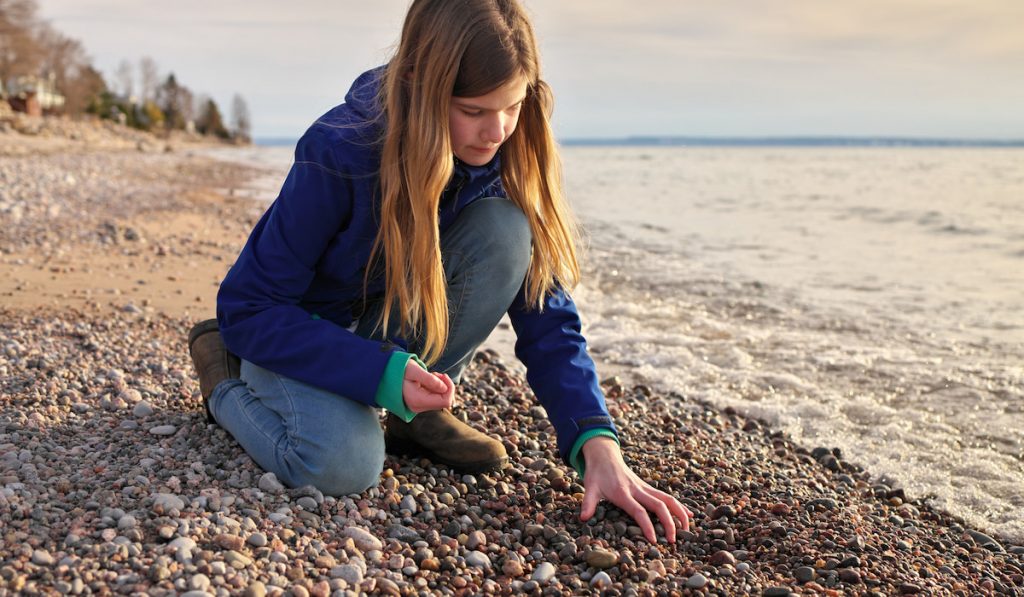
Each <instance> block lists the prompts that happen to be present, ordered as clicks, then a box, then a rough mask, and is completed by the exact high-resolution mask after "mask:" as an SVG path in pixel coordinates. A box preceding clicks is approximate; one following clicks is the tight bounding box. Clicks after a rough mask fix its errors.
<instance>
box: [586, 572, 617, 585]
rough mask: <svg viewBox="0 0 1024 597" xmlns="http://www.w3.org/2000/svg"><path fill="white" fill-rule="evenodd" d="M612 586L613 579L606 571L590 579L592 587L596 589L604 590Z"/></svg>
mask: <svg viewBox="0 0 1024 597" xmlns="http://www.w3.org/2000/svg"><path fill="white" fill-rule="evenodd" d="M611 585H612V578H611V577H610V576H608V573H607V572H605V571H604V570H602V571H600V572H598V573H597V574H595V575H594V577H593V578H591V579H590V586H591V587H594V588H595V589H603V588H606V587H610V586H611Z"/></svg>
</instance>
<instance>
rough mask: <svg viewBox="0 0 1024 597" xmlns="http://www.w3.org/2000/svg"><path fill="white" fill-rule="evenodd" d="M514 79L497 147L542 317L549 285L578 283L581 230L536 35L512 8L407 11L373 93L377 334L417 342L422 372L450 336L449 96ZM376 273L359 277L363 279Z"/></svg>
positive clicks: (444, 0)
mask: <svg viewBox="0 0 1024 597" xmlns="http://www.w3.org/2000/svg"><path fill="white" fill-rule="evenodd" d="M519 76H525V77H526V80H527V94H526V100H525V101H524V102H523V106H522V109H521V112H520V116H519V123H518V125H517V127H516V130H515V131H514V132H513V133H512V135H511V136H510V137H509V138H508V139H507V140H506V141H505V143H504V144H503V145H502V147H501V150H500V151H501V158H500V159H501V179H502V183H503V185H504V188H505V191H506V193H507V194H508V197H509V199H511V200H512V201H513V202H515V203H516V205H518V206H519V208H520V209H522V211H523V213H524V214H525V215H526V217H527V220H528V221H529V223H530V230H531V232H532V235H533V251H532V256H531V260H530V268H529V270H528V272H527V275H526V299H527V302H528V304H530V305H531V306H533V307H536V308H538V309H540V308H542V306H543V302H544V298H545V296H546V295H547V294H549V293H551V292H552V291H553V290H554V289H555V287H556V286H558V287H561V288H564V289H566V290H569V289H571V288H573V287H574V286H575V285H576V284H577V282H578V280H579V264H578V262H577V257H576V254H577V249H576V243H577V239H578V229H577V226H576V223H575V220H574V219H573V217H572V215H571V213H570V211H569V209H568V205H567V203H566V201H565V198H564V196H563V191H562V175H561V163H560V161H559V158H558V150H557V146H556V144H555V141H554V136H553V134H552V131H551V127H550V124H549V118H550V116H551V110H552V108H553V104H554V98H553V96H552V94H551V90H550V88H549V87H548V85H547V84H546V83H545V82H544V81H542V80H541V78H540V62H539V54H538V51H537V44H536V40H535V38H534V34H533V28H532V26H531V25H530V21H529V19H528V18H527V16H526V13H525V12H524V10H523V9H522V7H521V6H520V5H519V3H518V2H517V0H415V1H414V2H413V3H412V6H411V7H410V8H409V12H408V14H407V15H406V19H405V25H404V26H403V29H402V38H401V41H400V43H399V47H398V51H397V53H396V55H395V57H394V58H393V59H392V60H391V62H390V63H389V64H388V66H387V69H386V72H385V74H384V78H383V83H382V85H381V92H380V93H381V98H380V99H381V102H382V105H383V116H384V118H385V121H386V126H385V129H384V133H383V134H384V138H383V148H382V152H381V167H380V193H381V200H382V202H381V226H380V231H379V233H378V235H377V238H376V240H375V242H374V245H373V252H372V253H371V257H370V263H371V264H374V263H376V262H377V260H378V259H379V258H380V256H381V255H383V261H384V279H385V296H384V308H383V310H382V312H381V321H380V322H379V325H380V326H381V329H384V330H387V329H389V328H388V322H389V321H390V320H391V318H392V317H395V316H397V317H398V319H399V321H400V324H401V325H400V330H401V333H402V334H403V336H404V337H406V338H410V337H415V338H418V339H421V346H422V353H423V354H421V355H420V357H421V358H423V360H424V361H426V362H427V363H434V362H436V361H437V359H438V358H440V356H441V354H442V353H443V351H444V347H445V344H446V342H447V339H448V300H447V293H446V284H445V277H444V269H443V267H442V262H441V245H440V237H439V231H438V204H439V202H440V199H441V195H442V193H443V192H444V189H445V186H446V185H447V184H448V182H449V180H450V179H451V177H452V173H453V171H454V167H455V164H454V157H453V153H452V146H451V138H450V136H449V127H448V114H449V112H448V111H449V107H450V104H451V98H452V96H453V95H454V96H458V97H478V96H481V95H485V94H487V93H489V92H491V91H493V90H494V89H497V88H498V87H500V86H501V85H503V84H505V83H506V82H508V81H511V80H513V79H514V78H516V77H519ZM376 269H377V268H375V267H368V268H367V280H368V279H369V276H370V272H371V270H376ZM393 311H397V314H396V313H394V312H393Z"/></svg>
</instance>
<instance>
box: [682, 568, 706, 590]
mask: <svg viewBox="0 0 1024 597" xmlns="http://www.w3.org/2000/svg"><path fill="white" fill-rule="evenodd" d="M706 584H708V579H707V577H705V576H704V575H703V574H701V573H700V572H698V573H696V574H694V575H693V576H691V577H690V578H688V579H686V588H688V589H702V588H704V585H706Z"/></svg>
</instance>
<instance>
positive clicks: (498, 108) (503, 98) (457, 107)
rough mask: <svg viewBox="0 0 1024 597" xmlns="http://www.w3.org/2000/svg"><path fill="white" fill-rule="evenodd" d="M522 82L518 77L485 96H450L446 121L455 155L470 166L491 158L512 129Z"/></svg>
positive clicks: (520, 100) (522, 92)
mask: <svg viewBox="0 0 1024 597" xmlns="http://www.w3.org/2000/svg"><path fill="white" fill-rule="evenodd" d="M526 84H527V80H526V77H519V78H516V79H513V80H511V81H509V82H508V83H505V84H504V85H502V86H501V87H498V88H497V89H495V90H494V91H491V92H490V93H487V94H485V95H481V96H477V97H458V96H453V97H452V105H451V108H450V109H449V112H448V123H449V133H450V134H451V141H452V149H453V151H454V152H455V157H457V158H459V159H460V160H462V161H463V162H465V163H467V164H469V165H471V166H482V165H484V164H486V163H487V162H489V161H491V158H493V157H494V154H496V153H497V152H498V148H499V147H501V144H502V143H504V142H505V140H507V139H508V138H509V136H511V135H512V132H513V131H515V130H516V124H517V123H518V122H519V109H520V108H521V107H522V104H523V100H524V99H525V98H526Z"/></svg>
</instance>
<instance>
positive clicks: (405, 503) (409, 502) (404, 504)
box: [398, 494, 418, 514]
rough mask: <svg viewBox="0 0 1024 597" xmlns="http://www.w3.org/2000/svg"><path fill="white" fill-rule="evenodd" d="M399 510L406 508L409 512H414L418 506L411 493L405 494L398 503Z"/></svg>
mask: <svg viewBox="0 0 1024 597" xmlns="http://www.w3.org/2000/svg"><path fill="white" fill-rule="evenodd" d="M398 509H399V510H408V511H409V512H411V513H413V514H416V511H417V510H418V508H417V507H416V498H414V497H413V496H412V494H406V496H405V497H404V498H402V501H401V502H400V503H399V504H398Z"/></svg>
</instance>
